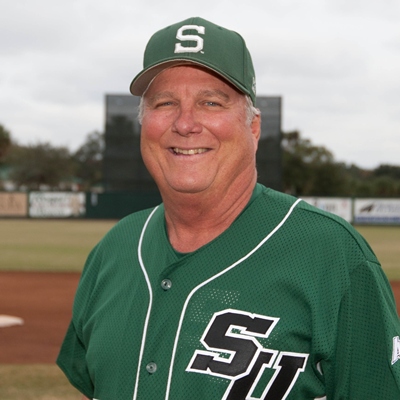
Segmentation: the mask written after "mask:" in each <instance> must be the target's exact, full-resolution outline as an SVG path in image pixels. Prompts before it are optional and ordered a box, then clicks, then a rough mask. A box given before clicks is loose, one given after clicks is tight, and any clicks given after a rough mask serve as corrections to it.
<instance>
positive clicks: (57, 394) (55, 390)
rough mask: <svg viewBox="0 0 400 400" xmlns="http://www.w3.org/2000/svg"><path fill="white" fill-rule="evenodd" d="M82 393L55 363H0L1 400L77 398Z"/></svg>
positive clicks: (77, 399)
mask: <svg viewBox="0 0 400 400" xmlns="http://www.w3.org/2000/svg"><path fill="white" fill-rule="evenodd" d="M81 398H82V395H81V394H80V393H79V392H78V391H77V390H76V389H75V388H74V387H72V386H71V384H70V383H69V382H68V380H67V378H66V377H65V375H64V374H63V373H62V372H61V370H60V369H59V368H58V367H57V366H55V365H42V364H35V365H14V364H9V365H5V364H0V399H1V400H21V399H24V400H79V399H81Z"/></svg>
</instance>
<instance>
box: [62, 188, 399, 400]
mask: <svg viewBox="0 0 400 400" xmlns="http://www.w3.org/2000/svg"><path fill="white" fill-rule="evenodd" d="M399 336H400V324H399V319H398V316H397V313H396V308H395V302H394V298H393V294H392V292H391V289H390V286H389V284H388V282H387V279H386V277H385V275H384V274H383V272H382V269H381V267H380V265H379V263H378V261H377V259H376V257H375V255H374V254H373V252H372V250H371V249H370V247H369V246H368V244H367V243H366V242H365V240H364V239H363V238H362V237H361V236H360V235H359V234H358V233H357V232H356V231H355V230H354V229H353V228H352V226H351V225H349V224H347V223H346V222H345V221H343V220H342V219H340V218H339V217H336V216H334V215H332V214H329V213H325V212H323V211H321V210H318V209H316V208H314V207H312V206H311V205H309V204H307V203H305V202H303V201H301V200H297V199H295V198H293V197H291V196H288V195H285V194H282V193H278V192H275V191H273V190H270V189H266V188H264V187H263V186H261V185H257V186H256V188H255V190H254V193H253V196H252V198H251V200H250V202H249V204H248V205H247V207H246V208H245V209H244V210H243V211H242V213H241V214H240V215H239V216H238V217H237V219H236V220H235V221H234V222H233V224H232V225H231V226H230V227H229V228H228V229H227V230H226V231H225V232H223V233H222V234H221V235H220V236H219V237H217V238H216V239H214V240H213V241H211V242H210V243H208V244H207V245H205V246H203V247H201V248H200V249H198V250H196V251H194V252H192V253H188V254H182V253H177V252H176V251H174V249H173V248H172V247H171V245H170V243H169V241H168V236H167V233H166V226H165V218H164V209H163V205H160V206H159V207H158V208H156V209H153V210H146V211H141V212H138V213H135V214H132V215H130V216H128V217H126V218H125V219H123V220H121V221H120V222H119V223H118V224H117V225H116V226H115V227H114V228H113V229H111V230H110V232H109V233H108V234H107V235H106V236H105V237H104V238H103V239H102V240H101V242H100V243H99V244H98V245H97V246H96V247H95V248H94V250H93V251H92V252H91V254H90V256H89V257H88V260H87V263H86V266H85V268H84V270H83V273H82V277H81V281H80V283H79V287H78V290H77V293H76V297H75V302H74V308H73V317H72V321H71V324H70V326H69V329H68V332H67V334H66V338H65V340H64V343H63V345H62V348H61V351H60V354H59V357H58V360H57V362H58V365H59V366H60V367H61V369H62V370H63V371H64V372H65V374H66V375H67V377H68V378H69V380H70V381H71V383H72V384H73V385H74V386H76V388H78V389H79V390H80V391H81V392H82V393H84V394H85V395H86V396H87V397H89V398H94V399H98V400H117V399H118V400H132V399H143V400H149V399H151V400H158V399H170V400H177V399H194V400H197V399H207V400H210V399H212V400H233V399H234V400H242V399H243V400H244V399H251V400H257V399H265V400H281V399H288V400H294V399H296V400H299V399H318V400H323V399H327V400H331V399H351V400H358V399H359V400H366V399H374V400H376V399H385V400H390V399H400V361H398V360H399V358H400V339H399Z"/></svg>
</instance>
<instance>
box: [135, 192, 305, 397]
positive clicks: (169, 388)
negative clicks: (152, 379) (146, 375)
mask: <svg viewBox="0 0 400 400" xmlns="http://www.w3.org/2000/svg"><path fill="white" fill-rule="evenodd" d="M301 201H302V200H301V199H297V200H296V201H295V202H294V203H293V204H292V206H291V207H290V209H289V211H288V212H287V213H286V215H285V216H284V218H283V219H282V221H281V222H280V223H279V224H278V225H277V226H276V227H275V228H274V229H273V230H272V231H271V232H270V233H269V234H268V235H267V236H266V237H265V238H264V239H263V240H261V242H260V243H258V245H257V246H256V247H254V249H253V250H251V251H249V252H248V253H247V254H246V255H245V256H244V257H242V258H241V259H239V260H238V261H236V262H235V263H233V264H232V265H230V266H229V267H227V268H225V269H224V270H222V271H220V272H219V273H218V274H216V275H214V276H212V277H211V278H209V279H207V280H205V281H204V282H202V283H200V285H197V286H196V287H195V288H194V289H193V290H192V291H191V292H190V293H189V295H188V297H187V298H186V301H185V303H184V305H183V308H182V312H181V316H180V318H179V324H178V329H177V331H176V335H175V340H174V347H173V349H172V356H171V363H170V367H169V374H168V381H167V388H166V393H165V400H168V399H169V392H170V390H171V381H172V374H173V368H174V362H175V356H176V349H177V347H178V341H179V336H180V332H181V329H182V324H183V319H184V317H185V313H186V309H187V307H188V305H189V302H190V300H191V298H192V297H193V295H194V294H195V293H196V292H197V291H198V290H199V289H200V288H202V287H203V286H205V285H207V284H208V283H210V282H212V281H213V280H215V279H217V278H219V277H220V276H222V275H224V274H225V273H226V272H228V271H230V270H231V269H233V268H235V267H236V266H238V265H239V264H241V263H242V262H243V261H245V260H247V259H248V258H249V257H250V256H251V255H252V254H254V253H255V252H256V251H257V250H258V249H259V248H260V247H261V246H263V245H264V244H265V242H266V241H267V240H269V239H270V238H271V237H272V236H273V235H274V234H275V233H276V232H277V231H278V230H279V229H280V228H281V227H282V226H283V224H284V223H285V222H286V220H287V219H288V218H289V216H290V214H291V213H292V212H293V210H294V208H295V207H296V206H297V204H298V203H300V202H301ZM156 209H157V208H155V209H154V210H153V211H152V213H151V214H150V215H149V217H148V219H147V221H146V223H145V224H144V226H143V230H142V233H141V235H140V240H139V248H138V254H139V262H140V266H141V268H142V270H143V273H144V274H145V278H146V282H147V286H148V288H149V295H150V301H149V307H148V311H147V316H146V321H145V326H144V328H143V338H142V346H141V349H140V354H139V364H138V371H137V374H136V383H135V392H134V395H133V400H136V396H137V390H138V386H139V372H140V366H141V363H142V357H143V353H144V346H145V342H146V335H147V328H148V324H149V319H150V312H151V306H152V299H153V292H152V289H151V285H150V281H149V277H148V275H147V272H146V268H145V266H144V264H143V259H142V256H141V246H142V241H143V236H144V232H145V230H146V228H147V225H148V223H149V221H150V219H151V217H152V216H153V214H154V212H155V211H156Z"/></svg>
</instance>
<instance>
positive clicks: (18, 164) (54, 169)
mask: <svg viewBox="0 0 400 400" xmlns="http://www.w3.org/2000/svg"><path fill="white" fill-rule="evenodd" d="M8 163H9V165H10V167H11V173H10V175H11V176H10V178H11V180H13V181H14V182H15V183H16V184H17V185H18V186H25V187H26V188H27V189H31V190H37V189H40V188H41V187H42V186H47V187H49V188H50V189H59V188H61V186H62V183H65V182H69V183H70V182H71V180H72V172H73V163H72V160H71V155H70V153H69V150H68V149H67V148H66V147H52V146H51V145H50V144H49V143H37V144H35V145H28V146H20V145H17V144H14V145H12V146H11V149H10V154H9V156H8Z"/></svg>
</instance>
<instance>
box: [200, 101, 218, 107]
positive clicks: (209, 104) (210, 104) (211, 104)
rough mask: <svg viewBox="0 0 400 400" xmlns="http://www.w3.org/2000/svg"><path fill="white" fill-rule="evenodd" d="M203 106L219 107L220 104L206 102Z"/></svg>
mask: <svg viewBox="0 0 400 400" xmlns="http://www.w3.org/2000/svg"><path fill="white" fill-rule="evenodd" d="M204 104H205V105H207V106H209V107H221V103H218V102H217V101H212V100H210V101H206V102H204Z"/></svg>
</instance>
